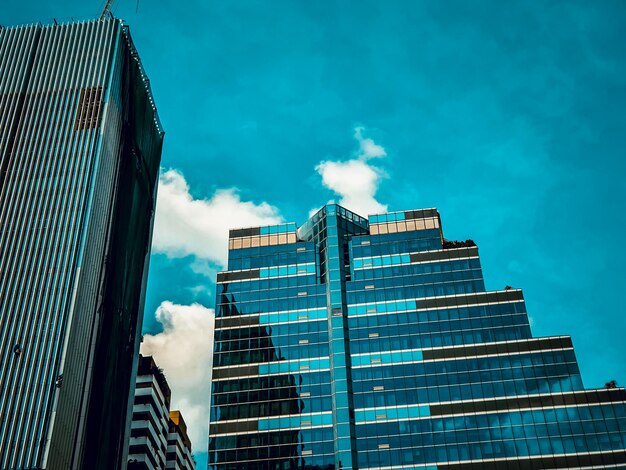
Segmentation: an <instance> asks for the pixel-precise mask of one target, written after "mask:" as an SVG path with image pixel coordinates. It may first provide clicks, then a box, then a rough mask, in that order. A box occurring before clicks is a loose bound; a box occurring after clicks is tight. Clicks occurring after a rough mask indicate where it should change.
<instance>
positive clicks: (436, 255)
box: [409, 246, 478, 263]
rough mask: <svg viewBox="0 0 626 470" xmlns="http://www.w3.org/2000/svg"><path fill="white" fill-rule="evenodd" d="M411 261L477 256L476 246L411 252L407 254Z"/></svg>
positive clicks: (445, 259)
mask: <svg viewBox="0 0 626 470" xmlns="http://www.w3.org/2000/svg"><path fill="white" fill-rule="evenodd" d="M409 257H410V259H411V263H423V262H426V261H447V260H453V259H460V258H476V257H478V248H477V247H475V246H472V247H467V248H457V249H450V250H441V251H424V252H421V253H411V254H410V255H409Z"/></svg>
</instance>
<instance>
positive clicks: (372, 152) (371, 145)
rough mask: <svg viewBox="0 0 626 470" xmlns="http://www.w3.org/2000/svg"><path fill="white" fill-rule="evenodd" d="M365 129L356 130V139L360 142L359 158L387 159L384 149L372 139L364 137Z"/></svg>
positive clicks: (356, 128) (357, 128) (358, 128)
mask: <svg viewBox="0 0 626 470" xmlns="http://www.w3.org/2000/svg"><path fill="white" fill-rule="evenodd" d="M364 130H365V128H364V127H355V128H354V138H355V139H356V140H357V141H358V142H359V158H360V159H362V160H369V159H370V158H376V157H386V156H387V152H385V149H384V147H382V146H380V145H378V144H377V143H376V142H374V141H373V140H372V139H369V138H365V137H363V131H364Z"/></svg>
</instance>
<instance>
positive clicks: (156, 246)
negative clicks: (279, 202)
mask: <svg viewBox="0 0 626 470" xmlns="http://www.w3.org/2000/svg"><path fill="white" fill-rule="evenodd" d="M282 220H283V219H282V217H281V216H280V214H279V211H278V209H277V208H276V207H274V206H272V205H270V204H267V203H266V202H261V203H259V204H256V203H254V202H252V201H242V200H241V197H240V195H239V193H238V191H237V189H235V188H231V189H220V190H217V191H216V192H215V193H214V194H213V195H212V196H211V197H210V198H208V199H195V198H194V197H193V196H192V195H191V193H190V192H189V185H188V184H187V181H186V180H185V177H184V175H183V174H182V173H181V172H180V171H178V170H174V169H170V170H167V171H165V172H163V173H161V176H160V178H159V197H158V199H157V208H156V219H155V227H154V237H153V242H152V249H153V251H154V252H156V253H165V254H166V255H168V256H170V257H172V258H176V257H183V256H188V255H194V256H196V257H197V258H199V259H203V260H208V261H211V262H214V263H217V264H218V265H220V266H222V267H224V266H226V261H227V259H226V258H227V251H228V230H229V229H230V228H236V227H246V226H258V225H266V224H274V223H279V222H281V221H282Z"/></svg>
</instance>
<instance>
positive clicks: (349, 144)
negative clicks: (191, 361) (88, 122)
mask: <svg viewBox="0 0 626 470" xmlns="http://www.w3.org/2000/svg"><path fill="white" fill-rule="evenodd" d="M53 3H54V4H53ZM89 3H92V4H91V5H89ZM99 3H100V2H85V1H84V0H82V1H73V0H72V1H65V2H48V1H42V0H37V1H35V0H22V1H20V2H13V1H11V2H10V3H8V5H7V4H5V5H3V8H2V12H1V13H0V23H1V24H6V25H8V24H18V23H28V22H33V21H42V22H49V21H51V19H52V18H53V17H56V18H57V19H63V20H67V19H70V18H72V17H74V18H77V19H79V18H80V19H85V18H89V17H93V16H95V15H96V14H97V12H98V8H99V6H100V5H99ZM136 6H137V5H136V3H135V1H124V0H119V1H118V2H116V7H115V12H116V14H117V16H119V17H122V18H125V19H126V20H127V21H128V22H129V24H130V25H131V32H132V35H133V37H134V40H135V43H136V45H137V47H138V50H139V52H140V55H141V57H142V59H143V62H144V65H145V68H146V70H147V72H148V74H149V76H150V78H151V82H152V87H153V92H154V95H155V99H156V103H157V106H158V109H159V113H160V116H161V119H162V121H163V125H164V127H165V130H166V140H165V146H164V150H163V161H162V165H163V169H164V172H167V171H168V170H170V171H169V172H168V173H164V175H165V176H164V179H162V184H163V185H164V190H163V191H162V192H161V194H162V195H165V196H164V197H165V198H169V199H167V201H169V202H167V201H165V199H164V201H165V202H163V203H161V201H160V202H159V204H163V205H162V206H161V207H160V212H159V214H160V215H159V217H161V220H160V221H157V225H159V223H160V224H161V225H160V227H157V229H158V230H160V232H158V233H157V235H158V236H159V237H160V238H159V240H160V241H159V243H160V245H159V246H158V247H157V249H155V253H154V255H153V257H152V262H151V263H152V264H151V272H150V277H149V287H148V297H147V305H146V319H145V324H144V330H145V332H146V333H149V334H152V335H155V336H154V338H156V339H155V341H157V340H159V338H160V340H159V341H161V343H158V344H156V343H155V344H156V345H154V344H153V346H154V348H157V349H158V347H159V345H163V344H165V343H166V342H167V341H166V340H167V337H166V336H167V335H166V336H163V333H161V331H162V330H163V328H165V330H166V333H167V332H168V331H169V332H170V333H172V334H175V332H174V331H173V330H175V328H176V327H175V324H176V323H177V322H180V321H182V320H181V318H183V317H181V315H185V314H188V315H189V316H193V315H196V317H194V318H197V319H198V321H199V323H198V324H202V320H201V319H200V318H201V317H202V318H204V317H205V316H206V313H207V310H206V309H204V308H203V307H201V306H204V307H206V308H212V307H213V298H214V284H213V281H212V279H211V276H212V274H213V273H214V272H215V270H216V269H219V265H220V263H221V262H222V260H223V253H224V251H223V247H222V246H220V243H221V240H222V238H223V235H220V233H221V232H220V233H217V232H216V230H218V231H219V230H222V231H223V230H225V227H227V226H229V225H234V226H241V225H245V224H246V223H247V222H254V221H257V220H259V221H266V220H279V219H284V220H288V221H295V222H298V223H299V224H300V223H302V222H304V220H305V219H306V217H307V216H308V213H309V211H310V210H311V209H313V208H315V207H319V206H320V205H321V204H323V203H325V202H327V201H328V200H330V199H334V200H340V199H341V195H339V194H337V193H336V192H335V191H333V190H332V189H331V188H333V187H334V188H337V186H336V185H335V186H333V183H332V181H331V180H330V179H329V180H328V181H326V180H324V181H326V185H324V184H323V180H322V176H323V174H322V173H323V170H322V168H323V167H320V164H321V163H322V162H327V163H328V162H334V163H336V164H337V165H339V164H341V163H344V164H345V162H347V161H358V162H361V164H362V165H361V166H362V167H363V168H365V167H367V168H370V169H372V171H373V174H372V173H370V174H369V177H370V179H369V180H367V182H368V184H369V185H370V186H368V187H369V188H370V189H371V191H370V192H369V195H370V196H371V197H372V198H373V199H374V200H375V201H376V202H377V203H379V204H381V205H386V206H388V208H389V210H403V209H412V208H421V207H437V208H438V209H439V210H440V212H441V216H442V221H443V228H444V234H445V235H446V237H447V238H450V239H467V238H472V239H473V240H475V241H476V242H477V243H478V245H479V247H480V253H481V258H482V263H483V269H484V274H485V280H486V284H487V287H488V288H490V289H499V288H502V287H504V286H505V285H512V286H515V287H521V288H523V289H524V294H525V298H526V301H527V306H528V311H529V313H530V316H531V318H532V323H533V332H534V334H535V335H536V336H543V335H560V334H570V335H572V337H573V340H574V345H575V348H576V351H577V356H578V360H579V362H580V366H581V369H582V373H583V379H584V382H585V385H586V386H588V387H597V386H602V385H603V384H604V382H606V381H608V380H610V379H616V380H617V381H618V382H619V383H621V384H622V385H623V384H626V361H625V358H626V341H624V339H623V336H624V334H625V333H626V315H625V314H626V301H625V297H624V295H623V292H624V291H625V289H624V285H625V284H626V275H625V266H626V254H625V253H626V250H624V249H623V246H622V244H623V243H624V242H625V241H626V240H625V237H624V232H625V231H626V211H625V210H624V203H625V202H626V185H625V183H624V181H625V177H626V159H625V158H624V157H625V153H626V121H625V120H624V109H626V80H624V77H626V55H625V54H624V44H626V4H624V2H622V1H621V0H615V1H609V0H606V1H599V2H586V1H580V2H576V1H570V2H560V1H544V2H525V1H512V2H500V1H485V2H481V3H480V4H479V3H477V2H471V1H466V2H457V1H446V2H442V1H419V2H418V1H391V2H382V1H378V2H372V1H358V2H357V1H331V0H328V1H324V2H321V1H319V2H318V1H310V2H293V1H281V0H273V1H272V2H266V1H265V2H262V1H244V0H241V1H236V2H233V1H196V0H189V1H187V2H178V1H177V2H174V1H173V0H162V1H159V2H147V1H145V0H140V2H139V8H138V13H137V11H136ZM360 127H362V128H363V129H362V131H361V135H360V139H361V140H359V139H358V137H359V136H355V129H357V128H360ZM367 139H370V140H367ZM364 142H366V143H367V142H370V143H372V144H374V143H375V144H374V145H377V146H380V148H383V149H384V153H385V155H384V156H381V155H379V156H378V157H373V158H364V157H363V143H364ZM335 169H338V167H337V168H335ZM339 169H340V168H339ZM343 175H344V176H346V174H345V172H344V173H343ZM326 176H329V175H326ZM335 176H337V175H335ZM339 176H341V174H339ZM346 177H347V178H350V177H351V176H350V175H347V176H346ZM364 177H366V178H367V177H368V175H364ZM329 181H331V182H329ZM359 181H360V180H359ZM166 203H168V204H170V203H171V204H170V205H169V206H167V207H165V206H164V204H166ZM163 207H165V209H164V208H163ZM348 207H349V206H348ZM177 208H183V209H184V210H185V211H186V212H185V213H184V214H186V215H185V216H181V217H179V218H178V219H177V218H176V215H175V214H174V212H175V211H176V210H177ZM363 215H365V214H363ZM203 216H206V217H217V216H220V218H221V219H222V220H221V221H220V223H219V224H218V225H219V227H207V225H206V224H207V223H210V222H211V221H210V220H209V221H207V220H205V221H202V220H200V219H202V218H203ZM185 217H187V218H185ZM193 218H196V219H198V220H191V219H193ZM187 224H190V225H189V226H188V225H187ZM168 229H171V230H169V231H168ZM159 234H160V235H159ZM165 301H168V302H169V303H166V304H163V302H165ZM194 303H197V304H199V305H197V306H195V307H194V306H193V304H194ZM189 309H192V310H193V309H195V310H193V311H190V310H189ZM157 311H158V312H160V314H159V315H160V316H158V317H157V316H155V312H157ZM203 327H204V326H203ZM203 327H198V329H197V331H203V330H202V328H203ZM168 328H169V330H168ZM159 334H161V336H159ZM168 367H170V368H172V372H169V371H168ZM174 367H175V365H172V366H170V365H167V366H166V367H165V369H166V373H168V377H170V378H177V377H179V375H177V374H182V372H175V371H174V370H173V368H174ZM198 373H200V372H198ZM180 377H181V381H184V380H185V377H183V376H182V375H181V376H180ZM196 379H197V377H196ZM172 388H173V393H174V396H173V399H174V402H176V392H177V389H176V385H174V386H173V387H172ZM180 393H181V395H184V394H185V393H188V389H185V388H184V387H183V388H181V391H180ZM185 399H187V400H188V402H189V401H193V400H194V397H193V396H191V395H189V396H186V397H185ZM188 402H184V400H183V404H185V405H186V406H190V407H191V405H190V404H189V403H188ZM207 405H208V402H207ZM181 408H182V409H183V414H185V408H184V407H183V406H182V405H181ZM196 411H197V410H196ZM196 411H194V410H190V412H189V414H190V415H194V413H195V412H196ZM193 420H194V418H193V417H192V419H191V421H193ZM194 447H195V449H196V451H199V450H202V449H204V448H206V442H194ZM198 457H199V461H200V462H203V461H204V460H203V459H205V456H203V455H198Z"/></svg>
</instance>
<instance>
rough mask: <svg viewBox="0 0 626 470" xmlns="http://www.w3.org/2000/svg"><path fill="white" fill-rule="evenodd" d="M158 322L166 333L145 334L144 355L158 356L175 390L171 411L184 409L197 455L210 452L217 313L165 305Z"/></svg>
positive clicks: (184, 415) (190, 307) (171, 386)
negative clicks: (210, 404)
mask: <svg viewBox="0 0 626 470" xmlns="http://www.w3.org/2000/svg"><path fill="white" fill-rule="evenodd" d="M156 319H157V320H158V321H159V322H160V323H161V325H163V331H162V332H161V333H158V334H156V335H145V336H144V339H143V343H142V344H141V354H143V355H144V356H152V357H154V361H155V362H156V364H157V366H159V367H161V368H162V369H163V372H164V373H165V377H166V378H167V383H168V384H169V386H170V389H171V390H172V401H171V406H170V409H172V410H176V409H178V410H180V411H181V413H182V415H183V419H184V420H185V422H186V423H187V431H188V433H189V438H190V439H191V443H192V446H193V451H194V452H206V451H207V446H208V444H207V442H208V441H207V440H208V433H209V429H208V422H209V403H210V392H211V365H212V364H211V362H212V358H213V328H214V321H215V312H214V310H213V309H209V308H206V307H204V306H202V305H199V304H192V305H177V304H174V303H172V302H169V301H165V302H162V303H161V305H159V308H158V309H157V311H156Z"/></svg>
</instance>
